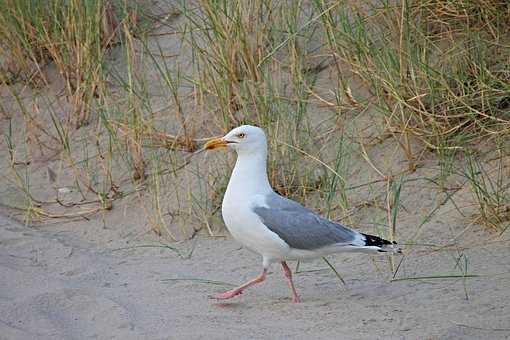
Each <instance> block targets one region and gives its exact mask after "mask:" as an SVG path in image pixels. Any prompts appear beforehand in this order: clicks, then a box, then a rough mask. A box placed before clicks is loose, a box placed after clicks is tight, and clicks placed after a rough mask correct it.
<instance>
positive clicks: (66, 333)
mask: <svg viewBox="0 0 510 340" xmlns="http://www.w3.org/2000/svg"><path fill="white" fill-rule="evenodd" d="M74 228H75V227H74V226H72V227H66V225H65V224H64V225H59V226H58V227H55V226H54V227H45V228H44V229H41V228H39V229H36V228H31V227H28V226H24V225H21V224H18V223H17V222H14V221H13V220H10V219H8V218H6V217H1V218H0V339H202V338H207V339H239V338H252V339H270V338H271V339H286V338H293V339H312V338H313V339H506V338H510V306H509V302H510V289H509V286H510V265H509V264H508V258H509V257H508V256H509V255H510V250H509V247H508V242H507V243H505V242H496V243H494V244H492V245H490V246H484V247H480V248H476V249H471V250H467V251H466V252H467V253H468V254H469V260H470V272H472V273H477V274H478V275H484V276H480V277H474V278H467V279H464V280H463V279H430V280H425V279H424V280H408V281H407V280H405V281H395V282H390V280H389V279H390V277H388V274H387V272H388V271H387V270H378V268H383V267H384V268H385V266H386V258H384V257H382V258H381V257H375V258H373V257H370V256H366V255H356V254H349V255H337V256H332V257H330V260H331V261H332V262H333V263H334V264H335V266H336V267H337V269H338V270H339V271H340V272H341V274H342V276H343V277H344V278H345V280H346V283H347V286H342V285H341V284H340V282H339V280H338V279H337V278H336V277H335V276H334V275H333V274H332V272H331V271H330V270H327V269H325V268H326V266H325V264H324V262H322V261H321V260H317V261H314V262H310V263H303V264H301V268H300V271H301V272H300V273H299V274H297V275H296V284H297V288H298V290H299V293H300V295H301V297H302V300H303V302H302V303H300V304H293V303H291V301H290V298H289V292H288V290H287V286H286V283H285V281H284V279H283V275H282V273H281V270H280V268H278V267H277V266H273V268H272V271H271V274H270V275H269V279H268V281H267V282H265V283H264V284H262V285H260V286H258V287H256V288H253V289H251V290H248V291H246V292H245V293H244V294H243V295H242V296H240V297H237V298H235V299H233V300H231V301H228V302H225V303H217V302H216V301H215V300H211V299H210V298H208V296H209V295H211V294H214V293H217V292H220V291H222V290H223V289H227V288H228V287H229V286H228V285H227V284H229V283H230V284H237V283H240V282H241V281H242V280H245V279H247V278H249V277H250V276H254V275H256V274H257V273H258V271H259V269H260V260H259V258H258V256H256V255H255V254H253V253H251V252H249V251H247V250H245V249H242V248H241V247H240V246H239V245H238V244H237V243H235V242H234V241H232V240H231V239H230V238H226V239H221V238H218V239H212V238H206V237H196V238H195V239H194V240H192V241H189V242H186V243H182V244H178V245H177V247H178V248H179V249H180V251H181V253H182V254H181V255H183V256H185V255H188V254H189V251H190V250H193V252H192V254H191V256H190V257H189V258H181V257H179V256H178V255H177V254H176V253H175V252H173V251H172V250H170V249H168V248H149V247H135V246H146V245H151V244H157V239H156V238H154V237H153V236H151V235H146V236H145V237H144V238H141V239H139V240H138V241H136V242H134V243H133V242H131V244H130V245H129V246H128V248H127V249H119V247H118V246H117V245H111V246H110V247H108V246H105V245H104V244H99V243H91V242H90V241H89V240H87V239H86V238H85V237H84V235H83V234H82V233H80V232H76V230H75V229H74ZM73 229H74V230H73ZM98 230H101V229H95V230H94V232H95V233H96V235H95V236H96V237H98V238H101V237H100V236H101V235H98V234H97V233H100V231H98ZM109 233H111V231H109ZM103 236H105V237H110V236H111V235H110V234H108V235H107V234H106V232H105V235H103ZM173 246H176V245H173ZM121 248H123V247H121ZM396 259H398V258H396ZM408 261H409V262H410V263H409V262H408ZM408 261H407V260H406V262H408V263H407V264H408V267H410V268H415V267H417V268H419V269H420V270H421V271H423V270H426V269H430V270H433V271H434V272H441V271H444V272H454V270H453V268H452V267H451V265H452V261H451V254H448V253H445V252H442V253H436V254H429V255H426V256H419V257H414V258H411V259H410V260H408ZM385 269H386V268H385ZM403 272H405V270H402V273H403ZM410 274H411V273H407V274H406V275H410ZM466 294H467V298H468V299H466Z"/></svg>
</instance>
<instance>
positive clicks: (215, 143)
mask: <svg viewBox="0 0 510 340" xmlns="http://www.w3.org/2000/svg"><path fill="white" fill-rule="evenodd" d="M227 144H228V143H227V141H226V140H224V139H223V138H213V139H211V140H209V141H207V143H205V145H204V149H205V150H212V149H218V148H224V147H226V146H227Z"/></svg>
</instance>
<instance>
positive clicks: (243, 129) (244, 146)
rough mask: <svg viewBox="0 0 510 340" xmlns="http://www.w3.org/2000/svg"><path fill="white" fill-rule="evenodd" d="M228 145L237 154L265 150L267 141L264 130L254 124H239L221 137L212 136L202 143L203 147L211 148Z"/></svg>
mask: <svg viewBox="0 0 510 340" xmlns="http://www.w3.org/2000/svg"><path fill="white" fill-rule="evenodd" d="M222 147H230V148H233V149H234V150H236V152H237V153H238V154H246V153H254V152H260V151H262V150H263V151H264V152H265V151H266V148H267V141H266V134H265V133H264V130H262V129H261V128H258V127H256V126H251V125H241V126H239V127H236V128H235V129H233V130H231V131H230V132H229V133H227V134H226V135H225V136H223V137H221V138H213V139H211V140H209V141H208V142H207V143H205V145H204V149H206V150H212V149H217V148H222Z"/></svg>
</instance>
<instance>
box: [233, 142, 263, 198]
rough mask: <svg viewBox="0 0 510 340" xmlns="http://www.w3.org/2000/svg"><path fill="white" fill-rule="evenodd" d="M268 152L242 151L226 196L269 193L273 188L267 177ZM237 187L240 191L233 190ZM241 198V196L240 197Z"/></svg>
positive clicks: (238, 156)
mask: <svg viewBox="0 0 510 340" xmlns="http://www.w3.org/2000/svg"><path fill="white" fill-rule="evenodd" d="M266 158H267V152H266V150H264V151H258V152H250V153H240V154H238V155H237V161H236V165H235V167H234V170H233V171H232V176H230V181H229V182H228V186H227V191H226V193H225V197H227V196H232V197H235V196H237V195H242V196H245V197H246V195H256V194H267V193H269V192H272V191H273V189H272V188H271V185H270V184H269V180H268V179H267V165H266V162H267V161H266ZM233 188H237V190H238V191H239V192H233V191H232V190H233ZM239 198H240V197H239Z"/></svg>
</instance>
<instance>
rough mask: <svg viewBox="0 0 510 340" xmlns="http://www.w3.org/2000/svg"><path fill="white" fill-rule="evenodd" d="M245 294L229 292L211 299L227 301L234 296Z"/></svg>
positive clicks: (236, 291) (234, 291) (238, 291)
mask: <svg viewBox="0 0 510 340" xmlns="http://www.w3.org/2000/svg"><path fill="white" fill-rule="evenodd" d="M242 293H243V291H242V290H229V291H226V292H224V293H221V294H218V295H215V296H212V297H211V298H213V299H216V300H227V299H230V298H233V297H234V296H237V295H241V294H242Z"/></svg>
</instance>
